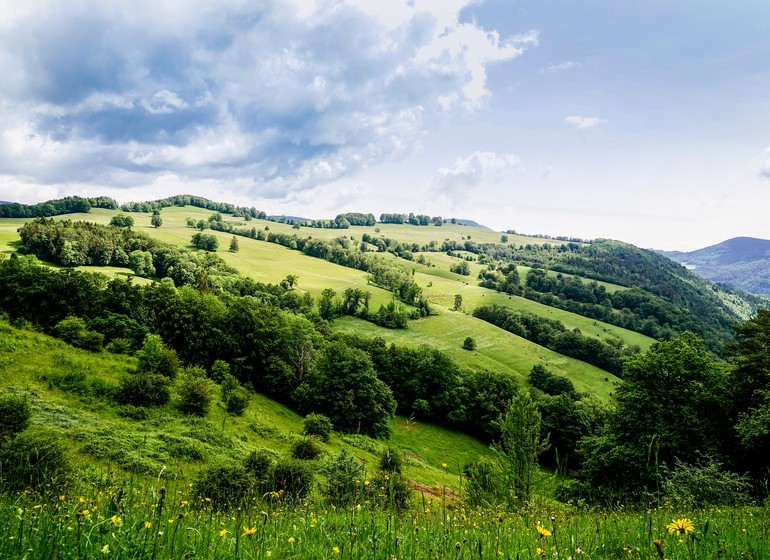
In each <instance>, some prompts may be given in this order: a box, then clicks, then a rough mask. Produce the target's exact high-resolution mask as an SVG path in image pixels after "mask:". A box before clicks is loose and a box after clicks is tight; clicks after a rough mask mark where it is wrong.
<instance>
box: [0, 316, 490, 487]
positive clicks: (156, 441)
mask: <svg viewBox="0 0 770 560" xmlns="http://www.w3.org/2000/svg"><path fill="white" fill-rule="evenodd" d="M135 368H136V359H135V358H133V357H127V356H121V355H114V354H110V353H107V352H100V353H97V354H94V353H90V352H86V351H83V350H78V349H76V348H72V347H71V346H68V345H67V344H65V343H64V342H61V341H59V340H57V339H54V338H51V337H48V336H45V335H41V334H38V333H34V332H31V331H25V330H19V329H15V328H13V327H11V326H9V325H8V324H7V323H4V322H2V321H0V379H1V380H2V382H1V383H0V393H15V394H21V395H25V396H26V397H27V398H28V399H29V401H30V404H31V406H32V411H33V415H32V426H33V427H41V428H46V429H48V430H51V431H52V432H54V433H56V434H58V435H59V436H61V437H63V438H66V439H67V440H68V441H69V443H70V445H69V448H70V450H71V457H72V459H73V460H74V462H75V464H78V465H80V468H89V467H91V466H94V465H101V466H102V467H103V468H105V469H107V468H117V469H119V470H121V471H126V472H129V473H134V474H137V475H147V476H151V475H155V476H157V474H158V473H159V472H160V471H161V470H162V469H164V468H165V469H164V473H165V475H166V476H169V477H181V476H184V477H188V478H189V477H192V476H194V475H195V474H196V473H197V472H198V471H200V469H201V468H203V467H205V466H206V465H210V464H214V463H217V462H220V461H225V460H228V459H232V458H237V457H241V456H244V455H245V454H247V453H248V452H249V451H251V450H254V449H262V448H264V449H269V450H271V451H274V452H276V453H280V454H287V453H288V452H289V450H290V447H291V445H292V443H293V441H294V440H295V439H296V438H297V437H299V435H300V434H301V433H302V418H301V416H299V415H297V414H296V413H295V412H294V411H292V410H291V409H289V408H287V407H285V406H283V405H281V404H279V403H277V402H275V401H273V400H271V399H269V398H267V397H265V396H263V395H260V394H258V393H252V394H251V397H250V399H249V405H248V408H247V409H246V412H245V413H244V415H243V416H240V417H237V416H232V415H229V414H227V413H226V412H225V410H224V408H223V405H222V404H221V403H220V402H218V401H217V402H216V403H215V406H214V407H212V409H211V411H210V412H209V413H208V414H207V416H206V417H205V418H195V417H190V416H185V415H183V414H181V412H179V411H178V409H177V406H176V404H175V402H174V400H175V398H172V402H171V403H170V404H168V405H166V406H163V407H157V408H151V409H148V416H147V417H146V418H144V419H141V420H136V419H132V418H131V417H126V416H125V414H123V413H122V410H123V409H122V408H121V407H119V406H116V405H115V404H114V403H111V401H110V400H109V398H100V397H98V396H95V392H96V394H101V393H99V391H101V392H104V388H110V387H115V386H117V384H118V381H119V379H120V377H121V376H122V375H125V374H128V373H129V372H131V371H133V370H134V369H135ZM94 388H96V389H94ZM216 394H217V395H218V393H216ZM391 429H392V437H391V441H390V443H389V444H388V443H386V442H383V441H378V440H373V439H370V438H368V437H365V436H359V435H354V436H351V435H344V434H334V435H333V437H332V438H331V440H330V442H329V443H328V444H322V447H323V448H324V452H325V453H327V454H335V453H336V452H337V451H338V450H339V449H340V448H342V447H345V448H348V449H350V450H352V451H353V452H354V453H355V454H356V455H357V456H358V457H359V458H360V459H361V460H363V461H365V463H366V464H368V465H374V464H377V460H378V455H379V453H380V452H382V451H383V450H384V449H385V446H386V445H391V446H392V447H393V448H394V449H397V450H400V451H403V452H405V454H406V456H407V457H409V460H408V461H407V464H406V469H405V474H406V475H407V476H408V477H409V478H410V479H412V480H414V481H415V482H416V483H419V484H421V485H423V486H425V488H426V489H430V491H432V492H438V490H439V489H438V488H435V487H434V486H435V481H436V480H438V479H440V478H441V477H443V476H445V475H451V474H454V477H453V478H451V477H450V478H449V479H448V480H447V481H446V484H447V486H449V487H451V488H456V487H457V480H458V479H457V475H458V474H459V473H460V472H461V469H462V466H463V465H465V464H467V463H468V462H470V461H473V460H476V459H478V458H479V457H481V456H486V455H489V453H490V452H489V449H488V448H487V446H486V445H484V444H483V443H481V442H480V441H478V440H476V439H475V438H472V437H470V436H467V435H464V434H461V433H459V432H457V431H455V430H450V429H447V428H443V427H440V426H435V425H431V424H425V423H422V422H415V421H412V420H408V419H406V418H403V417H396V418H394V419H393V420H392V421H391ZM442 463H446V464H447V468H446V469H445V468H443V467H442Z"/></svg>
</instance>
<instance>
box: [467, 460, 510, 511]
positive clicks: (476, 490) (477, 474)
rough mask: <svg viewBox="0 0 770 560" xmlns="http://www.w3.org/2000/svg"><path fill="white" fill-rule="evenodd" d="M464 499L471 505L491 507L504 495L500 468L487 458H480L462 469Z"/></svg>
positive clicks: (500, 501)
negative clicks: (464, 478)
mask: <svg viewBox="0 0 770 560" xmlns="http://www.w3.org/2000/svg"><path fill="white" fill-rule="evenodd" d="M464 471H465V473H464V474H465V477H466V485H465V492H466V500H467V501H468V504H469V505H471V506H476V507H478V506H480V507H493V506H495V505H497V504H500V503H503V502H504V501H505V497H506V491H505V483H504V480H503V474H502V472H501V470H500V468H499V467H498V466H497V465H496V464H495V463H493V462H492V461H490V460H489V459H480V460H478V461H476V462H474V463H471V464H470V465H467V466H466V467H465V469H464Z"/></svg>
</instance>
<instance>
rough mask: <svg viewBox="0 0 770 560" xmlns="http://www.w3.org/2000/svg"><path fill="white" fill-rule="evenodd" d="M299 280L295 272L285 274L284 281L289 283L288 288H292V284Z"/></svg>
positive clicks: (294, 284)
mask: <svg viewBox="0 0 770 560" xmlns="http://www.w3.org/2000/svg"><path fill="white" fill-rule="evenodd" d="M298 281H299V276H297V275H296V274H287V275H286V283H287V284H288V285H289V289H290V290H293V289H294V286H296V285H297V282H298Z"/></svg>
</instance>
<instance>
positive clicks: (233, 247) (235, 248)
mask: <svg viewBox="0 0 770 560" xmlns="http://www.w3.org/2000/svg"><path fill="white" fill-rule="evenodd" d="M239 249H240V247H239V245H238V238H237V237H235V236H234V235H233V238H232V239H231V240H230V252H231V253H237V252H238V250H239Z"/></svg>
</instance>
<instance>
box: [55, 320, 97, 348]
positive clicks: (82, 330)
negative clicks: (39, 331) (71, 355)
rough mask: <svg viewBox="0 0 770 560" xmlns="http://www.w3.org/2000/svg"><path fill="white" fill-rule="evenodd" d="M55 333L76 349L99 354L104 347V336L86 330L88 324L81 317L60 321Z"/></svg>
mask: <svg viewBox="0 0 770 560" xmlns="http://www.w3.org/2000/svg"><path fill="white" fill-rule="evenodd" d="M54 331H55V332H56V335H57V336H58V337H59V338H61V339H62V340H63V341H64V342H66V343H67V344H71V345H72V346H74V347H76V348H82V349H83V350H89V351H91V352H98V351H99V350H101V349H102V347H103V346H104V335H103V334H101V333H98V332H96V331H89V330H88V329H86V323H85V321H83V319H81V318H80V317H67V318H66V319H63V320H61V321H59V322H58V323H56V326H55V327H54Z"/></svg>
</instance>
